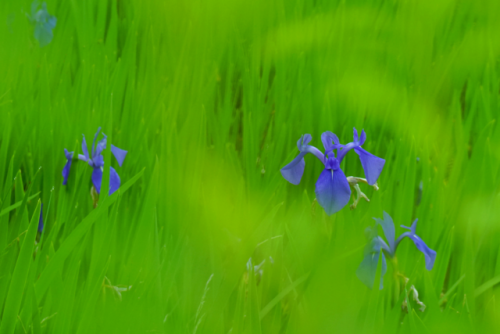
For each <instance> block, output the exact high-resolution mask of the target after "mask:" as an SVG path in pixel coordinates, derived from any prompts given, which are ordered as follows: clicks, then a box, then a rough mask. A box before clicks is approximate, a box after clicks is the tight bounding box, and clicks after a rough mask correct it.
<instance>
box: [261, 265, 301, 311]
mask: <svg viewBox="0 0 500 334" xmlns="http://www.w3.org/2000/svg"><path fill="white" fill-rule="evenodd" d="M307 277H309V274H306V275H303V276H302V277H299V278H298V279H296V280H295V281H294V282H293V283H292V284H290V285H289V286H287V287H286V288H285V289H283V291H281V292H280V293H279V294H278V295H277V296H276V297H274V298H273V299H272V300H271V301H270V302H269V303H268V304H267V305H266V306H264V308H263V309H262V310H261V311H260V313H259V317H260V319H261V320H262V318H264V317H265V316H266V315H267V314H268V313H269V311H271V310H272V308H273V307H275V306H276V305H277V304H278V303H279V302H280V301H281V300H282V299H283V298H284V297H285V296H286V295H288V294H289V293H290V292H291V291H292V290H294V289H295V288H296V287H297V286H299V285H300V284H301V283H302V282H304V281H305V280H306V279H307Z"/></svg>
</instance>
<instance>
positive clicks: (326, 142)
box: [281, 129, 385, 215]
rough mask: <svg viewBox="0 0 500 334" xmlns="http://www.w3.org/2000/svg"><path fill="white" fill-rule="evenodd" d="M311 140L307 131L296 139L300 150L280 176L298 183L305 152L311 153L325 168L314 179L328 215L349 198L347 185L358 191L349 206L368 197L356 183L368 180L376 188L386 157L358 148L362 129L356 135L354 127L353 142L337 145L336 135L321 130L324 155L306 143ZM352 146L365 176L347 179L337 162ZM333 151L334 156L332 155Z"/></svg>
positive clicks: (318, 195) (362, 135)
mask: <svg viewBox="0 0 500 334" xmlns="http://www.w3.org/2000/svg"><path fill="white" fill-rule="evenodd" d="M311 139H312V137H311V135H310V134H305V135H303V136H302V137H301V138H300V139H299V141H298V142H297V147H298V149H299V151H300V153H299V155H298V156H297V157H296V158H295V159H293V160H292V162H290V163H289V164H288V165H286V166H285V167H283V168H282V169H281V175H283V177H284V178H285V179H286V180H287V181H288V182H290V183H292V184H295V185H297V184H299V183H300V180H301V178H302V175H303V174H304V168H305V161H304V156H305V155H306V154H307V153H312V154H313V155H314V156H315V157H316V158H318V159H319V160H320V161H321V162H322V163H323V165H324V166H325V169H324V170H323V171H322V172H321V174H320V175H319V178H318V181H317V182H316V191H315V192H316V198H317V200H318V203H319V204H320V205H321V206H322V207H323V209H324V210H325V211H326V213H327V214H328V215H332V214H334V213H335V212H337V211H339V210H340V209H342V208H343V207H344V206H345V205H346V204H347V203H348V202H349V199H350V197H351V189H350V187H349V185H351V186H353V187H354V189H355V190H356V192H357V194H358V198H357V199H356V200H355V202H354V204H353V206H352V207H355V206H356V204H357V202H358V201H359V198H360V197H364V198H365V199H366V200H368V198H367V197H366V196H365V195H364V194H363V193H362V192H361V190H360V189H359V186H358V183H359V182H364V183H367V184H369V185H371V186H374V187H375V188H376V189H378V187H377V179H378V177H379V175H380V173H381V172H382V169H383V167H384V164H385V160H384V159H382V158H379V157H376V156H374V155H373V154H371V153H369V152H367V151H365V150H364V149H363V148H362V147H361V146H362V145H363V144H364V142H365V140H366V133H365V131H364V130H363V131H362V132H361V136H360V137H358V132H357V130H356V129H354V141H353V142H351V143H348V144H347V145H342V144H340V142H339V139H338V137H337V136H336V135H335V134H334V133H332V132H330V131H327V132H324V133H323V134H322V135H321V141H322V142H323V146H324V148H325V153H324V154H323V153H322V152H321V151H320V150H319V149H317V148H316V147H314V146H311V145H309V143H310V142H311ZM352 149H354V151H355V152H356V153H357V154H358V155H359V158H360V160H361V165H362V166H363V170H364V172H365V175H366V179H361V178H353V177H349V178H347V177H346V176H345V174H344V172H343V171H342V169H341V168H340V164H341V163H342V160H343V159H344V157H345V156H346V154H347V152H349V151H350V150H352ZM335 151H336V153H337V155H335Z"/></svg>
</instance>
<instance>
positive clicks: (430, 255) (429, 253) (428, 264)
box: [400, 219, 437, 270]
mask: <svg viewBox="0 0 500 334" xmlns="http://www.w3.org/2000/svg"><path fill="white" fill-rule="evenodd" d="M417 221H418V219H415V221H414V222H413V224H412V225H411V227H406V226H404V225H401V227H403V228H406V229H409V230H411V232H405V233H403V234H402V235H401V236H400V239H402V238H404V237H408V238H410V239H411V240H413V243H414V244H415V246H416V247H417V249H418V250H419V251H421V252H422V253H424V256H425V268H426V269H427V270H431V269H432V268H433V267H434V261H435V260H436V255H437V253H436V251H435V250H433V249H430V248H429V246H427V244H426V243H425V242H424V241H423V240H422V239H420V237H419V236H418V235H417V234H416V233H415V230H416V228H417Z"/></svg>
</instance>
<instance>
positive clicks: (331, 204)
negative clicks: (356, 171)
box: [315, 168, 351, 215]
mask: <svg viewBox="0 0 500 334" xmlns="http://www.w3.org/2000/svg"><path fill="white" fill-rule="evenodd" d="M315 192H316V198H317V199H318V203H319V204H320V205H321V206H322V207H323V209H324V210H325V211H326V213H327V214H328V215H332V214H334V213H335V212H337V211H339V210H340V209H342V208H343V207H344V206H346V204H347V203H348V202H349V199H350V197H351V188H350V187H349V183H348V182H347V178H346V177H345V175H344V172H343V171H342V169H340V168H338V169H337V170H335V171H334V170H331V169H326V168H325V169H324V170H323V172H321V174H320V176H319V178H318V181H317V182H316V191H315Z"/></svg>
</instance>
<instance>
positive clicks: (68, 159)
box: [62, 149, 73, 186]
mask: <svg viewBox="0 0 500 334" xmlns="http://www.w3.org/2000/svg"><path fill="white" fill-rule="evenodd" d="M64 155H65V156H66V165H64V168H63V171H62V175H63V177H64V180H63V186H65V185H66V183H68V178H69V171H70V169H71V160H72V159H73V152H68V150H67V149H64Z"/></svg>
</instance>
